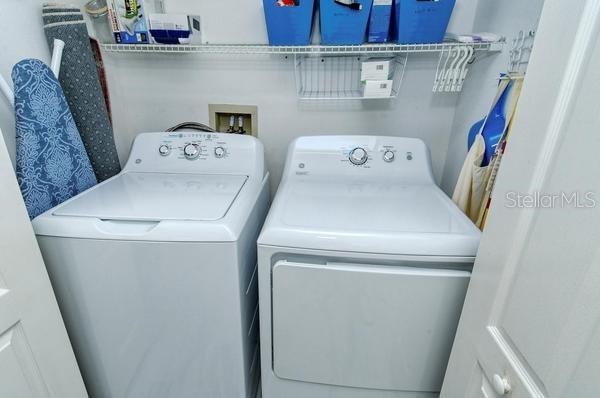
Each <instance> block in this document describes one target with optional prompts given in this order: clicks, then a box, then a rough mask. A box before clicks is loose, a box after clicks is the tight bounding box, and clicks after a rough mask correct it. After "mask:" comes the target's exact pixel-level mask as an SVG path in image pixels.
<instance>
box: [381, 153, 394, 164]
mask: <svg viewBox="0 0 600 398" xmlns="http://www.w3.org/2000/svg"><path fill="white" fill-rule="evenodd" d="M395 157H396V155H395V154H394V152H392V151H385V152H384V153H383V160H384V162H387V163H391V162H393V161H394V158H395Z"/></svg>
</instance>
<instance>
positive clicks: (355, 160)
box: [348, 147, 369, 166]
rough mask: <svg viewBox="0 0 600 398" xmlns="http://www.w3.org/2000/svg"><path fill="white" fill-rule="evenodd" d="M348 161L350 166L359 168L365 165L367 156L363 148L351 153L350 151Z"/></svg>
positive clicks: (355, 149)
mask: <svg viewBox="0 0 600 398" xmlns="http://www.w3.org/2000/svg"><path fill="white" fill-rule="evenodd" d="M348 159H350V162H352V164H355V165H359V166H360V165H361V164H365V163H367V160H368V159H369V154H367V151H365V150H364V149H363V148H360V147H359V148H354V149H353V150H352V151H350V155H349V156H348Z"/></svg>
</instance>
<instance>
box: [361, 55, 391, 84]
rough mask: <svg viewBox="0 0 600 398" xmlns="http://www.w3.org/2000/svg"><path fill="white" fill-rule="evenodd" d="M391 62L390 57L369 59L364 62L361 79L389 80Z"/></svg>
mask: <svg viewBox="0 0 600 398" xmlns="http://www.w3.org/2000/svg"><path fill="white" fill-rule="evenodd" d="M391 64H392V61H391V60H389V59H374V58H371V59H368V60H366V61H363V62H362V65H361V68H360V80H361V81H365V80H388V79H389V78H390V77H391Z"/></svg>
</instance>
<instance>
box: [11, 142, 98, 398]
mask: <svg viewBox="0 0 600 398" xmlns="http://www.w3.org/2000/svg"><path fill="white" fill-rule="evenodd" d="M0 187H1V188H0V206H1V207H0V208H1V211H0V253H1V256H2V257H1V259H0V397H2V398H29V397H32V398H33V397H35V398H44V397H52V398H81V397H87V393H86V390H85V387H84V385H83V381H82V379H81V374H80V373H79V368H78V367H77V363H76V362H75V356H74V355H73V350H72V349H71V344H70V342H69V339H68V336H67V333H66V330H65V326H64V324H63V321H62V318H61V316H60V312H59V310H58V305H57V303H56V299H55V298H54V293H53V292H52V287H51V286H50V280H49V279H48V274H47V273H46V268H45V267H44V263H43V262H42V257H41V254H40V251H39V249H38V246H37V243H36V241H35V236H34V234H33V229H32V228H31V223H30V222H29V219H28V217H27V212H26V210H25V205H24V203H23V200H22V198H21V193H20V191H19V187H18V185H17V181H16V179H15V174H14V170H13V168H12V165H11V162H10V159H9V157H8V152H7V150H6V145H5V144H4V140H3V138H2V134H1V132H0Z"/></svg>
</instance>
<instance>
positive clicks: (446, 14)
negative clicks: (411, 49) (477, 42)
mask: <svg viewBox="0 0 600 398" xmlns="http://www.w3.org/2000/svg"><path fill="white" fill-rule="evenodd" d="M455 2H456V0H394V5H395V7H394V17H393V25H394V27H393V30H394V37H395V39H396V40H397V42H398V43H400V44H422V43H441V42H443V41H444V35H445V34H446V29H447V28H448V22H450V16H451V15H452V10H453V9H454V4H455Z"/></svg>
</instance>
